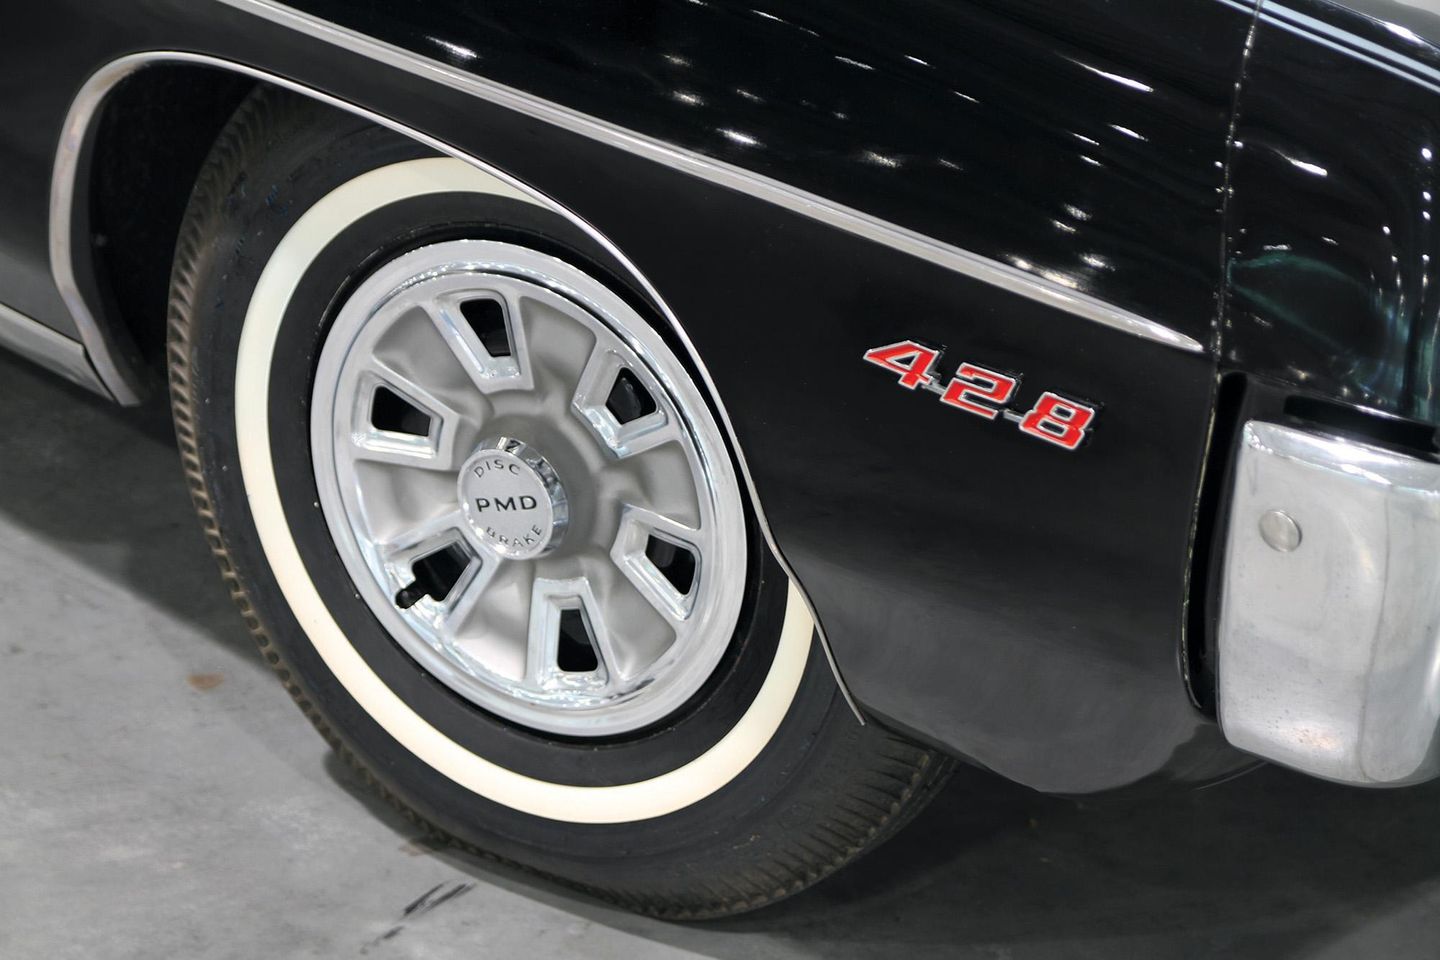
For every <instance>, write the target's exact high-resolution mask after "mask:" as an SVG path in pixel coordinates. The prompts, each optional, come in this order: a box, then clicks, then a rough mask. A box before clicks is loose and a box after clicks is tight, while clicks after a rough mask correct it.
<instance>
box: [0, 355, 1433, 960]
mask: <svg viewBox="0 0 1440 960" xmlns="http://www.w3.org/2000/svg"><path fill="white" fill-rule="evenodd" d="M169 430H170V427H169V423H168V420H167V419H166V416H165V412H164V410H163V408H161V407H158V406H156V407H154V408H150V409H144V410H139V411H123V410H119V409H116V408H113V407H110V406H108V405H106V404H104V403H102V402H101V401H99V400H97V399H94V398H92V397H90V396H88V395H85V394H83V393H81V392H79V391H77V390H75V389H72V388H70V387H68V386H67V385H65V384H63V383H62V382H61V381H59V380H58V379H56V378H54V377H51V376H50V375H49V374H46V373H43V372H41V371H39V370H37V369H35V368H32V367H29V366H27V365H25V364H24V363H23V362H21V361H16V360H11V359H9V358H6V357H0V583H4V584H5V585H6V586H5V588H4V589H3V590H0V958H5V960H22V958H32V957H33V958H41V957H43V958H47V960H61V958H68V957H76V958H84V960H96V958H129V957H135V958H141V957H144V958H169V957H184V958H187V960H206V958H220V957H236V958H240V957H244V958H258V957H267V958H269V957H277V958H280V957H324V958H332V957H344V956H354V955H364V956H373V957H376V958H392V957H393V958H399V957H416V958H419V957H424V958H448V957H456V958H460V957H464V958H466V960H474V958H477V957H510V956H518V955H522V954H523V955H524V956H525V957H526V958H527V960H543V958H548V957H562V956H563V957H576V956H583V957H587V958H610V957H614V958H624V960H649V958H659V957H714V958H734V960H741V958H744V960H751V958H779V957H816V958H820V957H824V958H858V957H893V956H903V957H905V958H906V960H923V958H928V957H961V958H972V957H973V958H982V957H983V958H1027V960H1028V958H1061V957H1063V958H1089V957H1144V958H1147V960H1149V958H1155V960H1159V958H1170V957H1265V958H1267V960H1276V958H1288V957H1334V958H1351V957H1382V956H1383V957H1387V958H1396V957H1436V956H1440V909H1437V908H1440V829H1437V828H1436V825H1435V823H1436V817H1437V814H1440V787H1437V786H1430V787H1424V788H1419V789H1414V790H1409V791H1396V792H1385V793H1381V792H1363V791H1358V790H1350V789H1345V788H1341V787H1335V786H1330V785H1327V784H1322V783H1317V782H1313V781H1310V780H1307V779H1305V778H1302V777H1299V776H1296V775H1292V774H1288V773H1285V772H1283V771H1279V770H1264V771H1261V772H1259V773H1257V774H1253V775H1251V776H1248V777H1245V778H1242V779H1240V780H1237V781H1234V782H1231V783H1229V784H1225V785H1222V786H1218V787H1213V788H1211V789H1208V790H1204V791H1199V792H1194V793H1186V794H1180V795H1169V796H1164V797H1161V798H1156V799H1149V800H1128V801H1124V802H1120V801H1108V802H1104V803H1094V802H1087V803H1076V802H1072V801H1067V800H1057V799H1052V798H1047V797H1042V796H1039V795H1036V794H1033V793H1031V792H1029V791H1027V790H1024V789H1021V788H1019V787H1016V786H1014V785H1012V784H1009V783H1007V782H1004V781H1001V780H998V779H996V778H994V777H992V776H989V775H987V774H984V773H980V772H978V771H966V772H964V773H962V774H961V775H959V776H957V777H956V778H955V780H954V781H953V782H952V784H951V786H950V788H949V789H948V790H947V791H946V793H945V794H944V795H943V796H942V797H941V798H940V799H939V800H938V801H937V802H936V803H935V804H934V805H932V806H931V807H930V809H929V810H928V811H927V812H926V813H925V814H923V815H922V816H921V818H920V819H919V820H917V821H916V822H915V823H914V825H913V826H911V827H910V828H909V829H908V830H907V831H906V832H905V833H904V834H903V835H902V836H900V837H899V838H898V839H897V840H896V841H895V842H893V843H891V844H890V845H888V846H887V847H884V848H883V849H881V850H880V851H878V852H877V853H875V854H873V855H872V856H870V857H868V858H867V859H865V860H863V861H861V862H860V863H859V864H857V865H855V866H854V867H852V868H850V869H848V870H846V871H844V872H843V873H842V874H841V875H840V876H838V877H836V878H834V879H832V880H831V881H829V882H827V883H824V884H822V885H821V886H820V887H819V888H817V889H814V890H811V891H810V892H808V893H805V894H803V895H801V896H799V897H796V898H794V899H792V900H790V901H788V902H786V903H785V904H783V905H781V906H779V907H776V908H774V909H770V910H766V911H762V912H760V913H757V914H753V915H750V916H747V917H741V918H738V919H735V920H730V921H725V922H718V923H710V924H705V925H700V926H682V925H675V924H666V923H658V922H654V921H650V920H645V919H642V918H638V917H634V916H630V915H628V914H625V913H620V912H617V911H615V910H611V909H609V908H608V907H605V906H603V905H599V904H596V903H594V902H591V901H588V900H586V899H584V898H580V897H576V896H573V895H571V894H569V893H566V892H563V891H560V890H558V889H556V888H552V887H550V886H548V885H546V884H544V883H542V882H540V881H537V880H534V879H533V878H529V877H525V876H522V875H519V874H517V873H514V872H511V871H508V870H505V869H501V868H497V867H494V866H492V865H489V864H486V863H482V862H476V861H474V860H471V859H469V858H466V857H462V856H457V855H454V854H452V853H449V852H446V851H439V850H433V849H430V848H429V847H427V846H425V845H424V844H421V843H417V842H416V840H415V838H414V836H413V833H412V831H411V830H409V829H408V828H407V826H406V824H405V823H404V822H403V821H402V820H400V819H399V818H398V817H396V816H395V815H394V814H392V813H391V812H390V811H389V810H388V809H387V808H384V807H381V806H379V805H378V804H376V803H375V802H374V801H373V800H372V798H371V797H370V795H369V794H368V793H367V792H366V791H365V790H364V789H363V788H362V787H360V786H359V785H358V784H357V783H356V781H355V780H354V778H353V777H352V776H351V775H350V774H349V773H348V772H347V770H346V769H345V768H344V767H343V766H341V765H340V764H339V763H337V762H336V761H335V760H334V758H333V757H332V756H331V755H330V754H329V752H328V750H327V749H326V748H325V747H324V745H323V743H322V742H321V741H320V739H319V738H318V737H317V736H315V735H314V734H313V733H312V732H311V730H310V728H309V725H308V724H306V723H305V722H304V720H303V719H302V718H301V716H300V714H299V713H298V711H296V710H295V709H294V707H293V706H292V705H291V703H290V700H289V698H288V697H287V696H286V695H285V693H284V692H283V691H282V690H281V689H280V686H279V685H278V684H277V683H275V682H273V680H272V678H271V676H270V674H269V672H268V670H267V669H265V668H264V666H263V665H262V664H261V662H260V661H259V659H258V658H257V657H256V656H255V654H254V652H253V650H252V648H251V645H250V641H249V638H248V636H247V635H246V633H245V631H244V629H243V628H242V627H241V625H240V623H239V620H238V619H237V617H236V616H235V614H234V612H233V610H232V609H231V606H230V603H229V600H228V599H227V597H226V596H225V594H224V591H223V590H222V589H221V587H220V584H219V580H218V578H217V577H216V575H215V572H214V570H213V569H212V564H211V562H210V558H209V555H208V553H207V551H206V549H205V547H204V545H203V543H202V542H201V538H200V536H199V534H198V532H197V528H196V525H195V523H194V520H193V519H192V517H191V514H190V506H189V503H188V501H187V499H186V496H185V492H184V489H183V486H182V484H181V480H180V473H179V469H178V467H177V465H176V462H175V451H174V448H173V444H172V441H171V439H170V436H169ZM417 902H418V904H419V905H418V906H416V907H415V908H414V909H413V910H411V912H410V913H409V915H408V917H404V918H403V919H402V916H403V915H404V914H405V911H406V908H407V907H410V906H412V905H415V904H417Z"/></svg>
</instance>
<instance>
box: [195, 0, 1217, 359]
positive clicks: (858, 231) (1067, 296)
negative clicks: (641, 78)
mask: <svg viewBox="0 0 1440 960" xmlns="http://www.w3.org/2000/svg"><path fill="white" fill-rule="evenodd" d="M218 2H220V3H223V4H225V5H227V6H230V7H234V8H235V9H237V10H243V11H245V12H247V13H250V14H253V15H255V16H257V17H262V18H264V19H266V20H269V21H271V22H272V23H276V24H279V25H281V26H284V27H289V28H291V29H293V30H299V31H301V32H303V33H307V34H309V35H311V36H314V37H316V38H318V39H320V40H323V41H325V42H326V43H329V44H332V45H333V46H337V47H340V48H342V49H345V50H349V51H351V52H352V53H358V54H360V55H361V56H364V57H368V58H370V59H372V60H376V61H378V62H380V63H383V64H385V65H386V66H390V67H394V68H396V69H398V70H404V71H405V72H406V73H410V74H413V75H415V76H417V77H422V78H424V79H426V80H430V81H432V82H434V83H439V84H442V85H443V86H446V87H449V88H451V89H453V90H458V91H460V92H461V93H465V94H468V95H470V96H474V97H479V98H481V99H483V100H488V101H490V102H491V103H495V104H498V105H500V106H502V107H506V108H508V109H510V110H514V111H516V112H517V113H523V114H525V115H526V116H530V117H534V118H535V119H537V120H542V121H544V122H546V123H549V124H551V125H553V126H556V127H560V128H561V129H563V130H568V131H570V132H571V133H577V134H580V135H581V136H584V137H589V138H590V139H592V140H597V141H599V142H601V143H604V144H607V145H609V146H612V147H618V148H620V149H622V150H625V151H628V152H629V153H633V154H635V155H636V156H640V157H644V158H646V159H647V160H653V161H655V162H656V163H660V164H664V165H665V166H667V167H671V168H673V169H675V170H679V171H681V172H683V173H688V174H690V175H691V176H694V177H698V178H700V179H702V180H705V181H708V182H710V183H713V184H717V185H718V186H722V187H726V188H728V189H731V190H735V191H738V192H740V193H744V194H747V195H749V196H752V197H756V198H758V199H760V200H764V201H766V202H768V203H773V204H775V205H776V206H779V207H783V208H784V209H786V210H789V211H790V212H792V213H798V214H800V215H802V216H805V217H809V218H810V219H812V220H817V221H819V222H821V223H824V224H826V225H828V226H831V227H834V228H836V229H837V230H843V231H845V232H846V233H852V234H855V235H856V236H859V237H863V238H865V239H866V240H870V241H873V242H875V243H879V244H882V245H884V246H887V247H890V248H891V249H894V250H899V251H900V252H902V253H907V254H910V255H911V256H914V257H919V258H920V259H922V260H928V261H930V262H931V263H934V264H937V265H939V266H941V267H945V268H946V269H948V270H953V271H955V272H956V273H960V274H963V275H965V276H967V277H971V278H973V279H976V280H979V281H981V282H982V283H987V284H989V285H991V286H994V287H999V288H1001V289H1002V290H1006V291H1009V292H1010V293H1014V294H1017V295H1019V296H1022V297H1026V298H1028V299H1030V300H1035V301H1038V302H1040V303H1045V304H1049V305H1050V306H1052V307H1056V308H1058V309H1060V310H1064V311H1066V312H1067V313H1071V314H1074V315H1075V316H1078V317H1083V318H1084V319H1086V320H1091V321H1094V322H1095V323H1099V324H1102V325H1103V326H1107V327H1110V328H1112V329H1115V330H1119V331H1121V332H1124V333H1128V334H1131V335H1133V336H1137V337H1141V338H1143V339H1146V340H1151V341H1153V342H1155V343H1160V344H1164V345H1166V346H1170V347H1175V348H1177V349H1180V350H1188V351H1191V352H1194V353H1203V352H1204V350H1205V347H1204V345H1203V344H1202V343H1200V341H1198V340H1196V339H1194V338H1193V337H1189V336H1186V335H1185V334H1183V333H1180V332H1179V331H1177V330H1172V329H1170V328H1169V327H1167V326H1164V325H1163V324H1160V323H1157V322H1155V321H1154V320H1148V319H1146V318H1144V317H1142V316H1140V315H1138V314H1135V313H1131V312H1130V311H1128V310H1123V309H1121V308H1119V307H1116V306H1113V305H1112V304H1109V303H1106V302H1105V301H1103V300H1100V299H1098V298H1096V297H1092V296H1090V295H1089V294H1085V293H1081V292H1079V291H1076V290H1071V289H1069V288H1068V287H1065V286H1062V285H1061V284H1058V283H1054V282H1052V281H1049V280H1046V279H1044V278H1043V277H1037V276H1035V275H1034V274H1031V273H1027V272H1025V271H1023V270H1020V269H1018V268H1016V267H1013V266H1011V265H1010V264H1007V263H1000V262H998V261H995V260H991V259H989V258H987V257H982V256H980V255H978V254H975V253H971V252H970V251H968V250H963V249H961V248H960V247H956V246H952V245H951V244H948V243H944V242H942V241H940V240H935V239H933V238H931V237H927V236H925V235H924V234H921V233H917V232H916V231H914V230H910V229H908V228H906V227H902V226H899V225H897V224H893V223H889V222H887V221H884V220H881V219H879V218H877V217H874V216H871V215H870V214H868V213H863V212H861V211H859V210H856V209H854V208H853V207H847V206H844V205H842V204H839V203H835V202H833V201H831V200H827V199H825V198H824V197H821V196H818V195H817V194H813V193H810V192H808V191H805V190H801V189H799V188H797V187H792V186H790V185H788V184H785V183H781V182H780V181H778V180H773V179H771V178H769V177H766V176H763V175H761V174H757V173H752V172H750V171H749V170H745V169H743V168H741V167H737V166H734V165H732V164H729V163H725V162H724V161H721V160H715V159H712V158H710V157H706V156H703V155H702V154H698V153H695V152H694V151H691V150H685V149H681V148H679V147H675V146H671V145H670V144H667V143H664V142H662V141H660V140H655V139H653V138H651V137H647V136H645V135H643V134H639V133H635V132H634V131H631V130H626V129H625V128H623V127H620V126H616V125H615V124H612V123H608V122H606V121H604V120H599V119H597V118H595V117H591V116H588V115H587V114H583V113H580V112H578V111H575V110H571V109H570V108H568V107H564V106H561V105H560V104H557V103H554V102H551V101H549V100H544V99H542V98H540V97H536V96H533V95H531V94H528V93H525V92H523V91H520V90H516V89H515V88H514V87H508V86H505V85H504V84H500V83H496V82H494V81H492V80H487V79H485V78H483V77H479V76H476V75H474V74H471V73H465V72H463V71H459V70H455V69H453V68H451V67H449V66H447V65H445V64H443V63H441V62H440V61H438V60H432V59H430V58H428V57H423V56H420V55H419V54H416V53H412V52H411V51H409V50H405V49H403V48H401V47H397V46H394V45H393V44H389V43H385V42H383V41H380V40H376V39H374V38H372V37H367V36H365V35H364V34H361V33H357V32H355V31H353V30H349V29H346V28H345V27H341V26H339V25H337V24H334V23H331V22H330V21H328V20H322V19H320V18H319V17H315V16H311V15H310V14H306V13H301V12H300V11H298V10H293V9H291V8H289V7H286V6H284V5H283V4H278V3H272V2H270V0H218Z"/></svg>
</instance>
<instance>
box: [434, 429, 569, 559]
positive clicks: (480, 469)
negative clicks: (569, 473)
mask: <svg viewBox="0 0 1440 960" xmlns="http://www.w3.org/2000/svg"><path fill="white" fill-rule="evenodd" d="M460 511H461V512H462V513H463V514H464V515H465V519H466V520H467V521H468V522H469V523H470V534H471V536H473V537H474V538H476V539H477V540H478V541H479V542H481V543H483V544H484V545H485V546H486V547H488V548H489V549H490V550H493V551H494V552H495V553H497V554H499V555H500V556H502V557H508V558H509V559H511V560H529V559H531V558H532V557H540V556H544V555H545V554H547V553H549V552H550V551H551V549H553V548H554V547H555V546H558V545H559V542H560V538H561V537H562V536H563V535H564V533H565V527H566V526H567V525H568V524H569V522H570V505H569V502H568V500H567V499H566V497H565V490H564V489H563V488H562V487H561V486H560V478H559V477H557V476H556V475H555V469H554V468H553V467H551V466H550V464H549V463H547V462H546V460H545V458H544V457H542V456H540V454H538V453H536V452H535V451H534V449H532V448H531V447H529V446H528V445H526V444H525V443H524V442H523V441H520V440H514V439H511V438H510V437H500V438H499V439H498V440H489V441H486V442H484V443H482V444H480V446H479V448H478V449H477V450H476V451H475V452H474V453H473V454H471V455H470V459H469V460H466V461H465V465H464V466H463V467H461V468H460Z"/></svg>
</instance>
